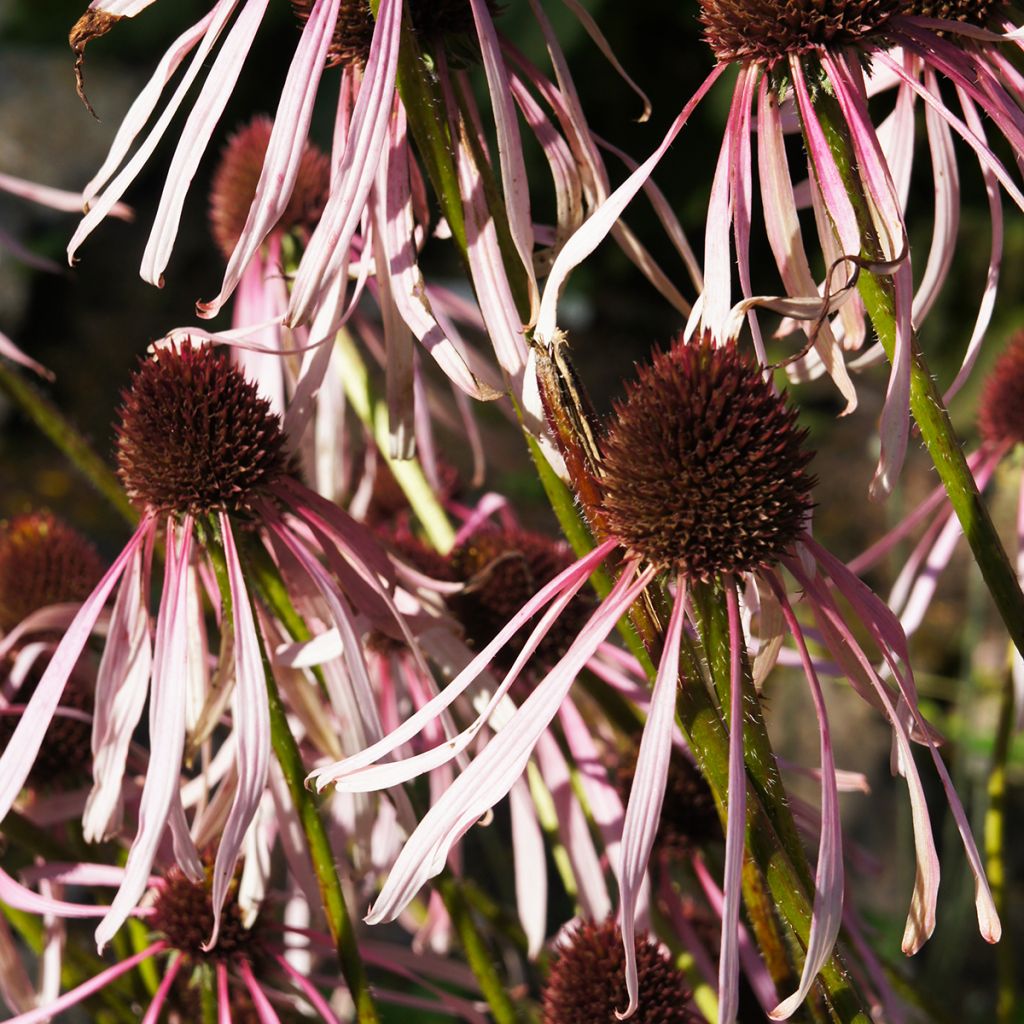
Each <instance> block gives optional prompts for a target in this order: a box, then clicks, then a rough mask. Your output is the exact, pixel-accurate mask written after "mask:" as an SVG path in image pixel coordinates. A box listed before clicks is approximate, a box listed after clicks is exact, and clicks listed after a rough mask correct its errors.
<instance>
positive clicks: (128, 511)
mask: <svg viewBox="0 0 1024 1024" xmlns="http://www.w3.org/2000/svg"><path fill="white" fill-rule="evenodd" d="M0 391H2V392H3V393H4V394H5V395H7V397H8V398H9V399H10V400H11V401H12V402H13V403H14V404H15V405H16V406H17V407H18V408H19V409H20V410H21V411H22V412H23V413H24V414H25V415H26V416H27V417H28V418H29V419H30V420H32V422H33V423H34V424H35V425H36V426H37V427H38V428H39V430H40V431H41V432H42V433H43V434H44V435H45V436H46V437H47V438H48V439H49V440H50V441H51V442H52V443H53V445H54V446H55V447H56V448H58V449H59V450H60V451H61V452H62V453H63V454H64V456H65V457H66V458H67V459H68V461H69V462H71V464H72V465H73V466H75V468H76V469H77V470H78V471H79V472H80V473H81V474H82V475H83V476H84V477H85V478H86V479H87V480H88V481H89V482H90V483H91V484H92V485H93V487H95V488H96V490H97V491H99V493H100V494H102V495H103V497H104V498H106V499H107V501H109V502H110V504H111V505H113V506H114V508H115V509H116V510H117V511H118V512H119V513H120V514H121V515H122V516H123V517H124V518H125V519H126V520H128V522H129V523H132V524H133V525H134V524H135V523H137V522H138V520H139V513H138V511H137V510H136V509H135V508H134V507H133V506H132V504H131V502H130V501H129V500H128V497H127V495H126V494H125V493H124V489H123V488H122V487H121V482H120V481H119V480H118V478H117V475H116V474H115V473H114V471H113V470H112V469H111V468H110V467H109V466H108V465H107V464H106V463H105V462H104V461H103V459H101V458H100V457H99V455H97V454H96V452H95V451H94V449H93V448H92V446H91V445H90V444H89V442H88V441H86V439H85V438H84V437H82V435H81V434H80V433H79V431H78V430H77V429H76V428H75V427H74V426H72V424H71V423H70V422H69V421H68V419H67V418H66V417H65V416H64V415H63V414H62V413H61V411H60V410H59V409H58V408H57V407H56V406H55V405H54V404H53V402H51V401H50V400H49V399H48V398H46V397H45V396H43V395H42V394H40V392H39V391H38V390H37V389H36V388H35V387H34V386H33V385H32V384H30V383H29V382H28V381H27V380H26V379H25V378H24V376H22V374H20V373H18V371H17V370H15V369H14V368H13V367H12V366H11V365H10V364H9V363H8V362H7V361H6V360H5V359H0Z"/></svg>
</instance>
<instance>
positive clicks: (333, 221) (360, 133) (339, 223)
mask: <svg viewBox="0 0 1024 1024" xmlns="http://www.w3.org/2000/svg"><path fill="white" fill-rule="evenodd" d="M401 24H402V0H381V2H380V7H379V8H378V11H377V17H376V21H375V22H374V30H373V42H372V43H371V45H370V54H369V57H368V59H367V62H366V68H365V71H364V74H363V79H362V82H361V87H360V89H359V96H358V98H357V99H356V103H355V108H354V110H353V112H352V120H351V124H350V125H349V131H348V135H347V138H346V143H345V149H344V152H343V153H342V155H341V159H340V161H339V162H338V164H337V165H336V169H337V176H336V178H335V179H334V181H332V187H331V196H330V199H329V200H328V202H327V206H326V208H325V209H324V212H323V216H322V217H321V219H320V223H319V224H318V225H317V227H316V230H315V231H314V232H313V235H312V237H311V238H310V240H309V244H308V245H307V246H306V251H305V253H303V256H302V262H301V263H300V264H299V269H298V272H297V273H296V275H295V283H294V286H293V288H292V299H291V305H290V307H289V313H288V323H289V325H290V326H295V325H297V324H302V323H305V322H306V321H307V320H309V319H310V318H311V317H312V316H313V314H314V312H315V309H316V307H317V306H318V305H320V302H321V298H322V294H323V292H324V291H325V290H326V288H327V287H328V285H329V284H330V282H331V281H332V280H334V279H335V278H336V277H337V276H338V274H339V273H340V271H341V268H342V266H343V265H344V263H345V262H346V261H347V259H348V249H349V244H350V242H351V241H352V236H353V234H354V233H355V230H356V227H357V225H358V224H359V220H360V217H361V216H362V214H363V210H364V206H365V203H366V198H367V196H368V195H369V193H370V189H371V187H372V186H373V179H374V174H375V172H376V160H377V156H378V155H379V153H380V152H381V150H382V149H383V147H384V140H385V138H386V134H387V129H388V123H389V121H390V119H391V107H392V101H393V99H394V94H395V73H396V68H397V65H398V44H399V36H400V29H401Z"/></svg>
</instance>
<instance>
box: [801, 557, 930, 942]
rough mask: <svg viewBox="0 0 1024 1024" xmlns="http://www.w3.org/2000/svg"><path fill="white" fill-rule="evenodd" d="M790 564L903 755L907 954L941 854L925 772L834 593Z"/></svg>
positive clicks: (838, 654)
mask: <svg viewBox="0 0 1024 1024" xmlns="http://www.w3.org/2000/svg"><path fill="white" fill-rule="evenodd" d="M787 567H788V568H789V570H790V572H792V573H793V575H794V577H795V578H796V580H797V582H798V583H800V585H801V586H802V587H803V588H804V591H805V593H806V594H807V596H808V597H809V598H810V599H811V607H812V609H813V611H814V615H815V618H816V619H818V621H819V624H820V625H822V626H823V627H824V626H825V624H826V623H827V624H828V626H829V627H831V628H823V629H822V638H823V639H824V640H825V643H826V645H827V646H828V647H829V649H830V650H831V651H832V655H833V657H835V658H836V660H837V661H840V662H842V661H843V660H844V658H845V656H846V654H847V653H849V654H852V656H853V657H854V659H855V660H856V662H857V664H858V665H859V667H860V671H861V672H862V673H863V676H864V678H865V679H867V680H868V681H869V682H870V684H871V686H872V687H873V688H874V693H875V697H876V700H877V701H878V703H879V705H880V706H881V708H882V709H883V711H884V713H885V716H886V717H887V718H888V719H889V722H890V724H891V725H892V728H893V735H894V737H895V740H896V748H897V751H898V754H899V767H900V771H901V774H902V775H903V776H904V778H905V779H906V782H907V790H908V792H909V795H910V806H911V817H912V819H913V826H914V851H915V859H916V863H917V875H916V878H915V880H914V894H913V897H912V899H911V904H910V913H909V915H908V917H907V924H906V928H905V930H904V933H903V952H904V953H907V954H908V955H912V954H913V953H916V952H917V951H918V950H919V949H920V948H921V946H922V945H924V943H925V942H926V941H927V940H928V938H929V937H930V936H931V934H932V932H933V931H934V930H935V903H936V898H937V894H938V887H939V857H938V854H937V853H936V850H935V839H934V837H933V836H932V828H931V820H930V818H929V815H928V804H927V802H926V800H925V796H924V789H923V787H922V785H921V777H920V775H919V774H918V771H917V766H916V764H915V763H914V755H913V752H912V751H911V748H910V738H909V736H908V735H907V731H906V728H905V726H904V724H903V720H902V718H901V716H900V715H899V714H898V713H897V711H896V708H895V707H894V705H893V700H892V696H891V695H890V693H889V690H888V689H887V687H886V686H885V685H884V684H883V683H882V681H881V679H879V678H878V674H877V673H876V672H875V670H874V666H873V665H872V664H871V662H870V660H869V659H868V657H867V656H866V655H865V654H864V652H863V651H862V650H861V647H860V644H859V643H858V642H857V640H856V638H855V637H854V636H853V634H852V632H851V631H850V629H849V628H848V627H847V625H846V622H845V620H844V619H843V616H842V614H841V613H840V611H839V609H838V608H836V606H835V603H834V601H833V600H832V597H831V595H830V594H829V593H828V592H827V591H826V590H825V588H824V587H822V586H821V585H820V583H819V582H818V581H817V580H816V579H814V578H812V577H811V576H809V575H808V574H807V573H805V572H804V570H803V567H802V565H800V564H799V563H797V562H796V560H789V561H787Z"/></svg>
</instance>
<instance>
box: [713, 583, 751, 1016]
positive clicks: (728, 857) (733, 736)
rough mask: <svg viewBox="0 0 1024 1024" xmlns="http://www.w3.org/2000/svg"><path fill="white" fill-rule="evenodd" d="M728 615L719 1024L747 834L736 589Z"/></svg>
mask: <svg viewBox="0 0 1024 1024" xmlns="http://www.w3.org/2000/svg"><path fill="white" fill-rule="evenodd" d="M725 593H726V602H727V607H728V615H729V666H730V679H729V784H728V785H729V791H728V814H727V820H726V827H725V873H724V881H723V883H722V893H723V896H724V899H723V902H722V948H721V952H720V954H719V960H718V1024H732V1022H733V1021H734V1020H735V1019H736V1010H737V1008H738V1006H739V980H740V961H739V950H738V944H737V929H738V928H739V923H740V901H741V898H742V884H743V851H744V849H745V847H746V832H747V773H746V769H745V767H744V761H743V659H742V654H741V647H740V645H741V644H742V642H743V629H742V627H741V625H740V614H739V602H738V600H737V598H736V590H735V584H732V583H727V585H726V590H725Z"/></svg>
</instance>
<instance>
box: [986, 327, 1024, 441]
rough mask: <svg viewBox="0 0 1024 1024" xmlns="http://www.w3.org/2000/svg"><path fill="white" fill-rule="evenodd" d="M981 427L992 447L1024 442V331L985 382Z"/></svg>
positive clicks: (1002, 356) (1013, 341)
mask: <svg viewBox="0 0 1024 1024" xmlns="http://www.w3.org/2000/svg"><path fill="white" fill-rule="evenodd" d="M978 427H979V428H980V430H981V436H982V437H983V438H984V439H985V440H986V441H987V442H988V443H989V444H993V445H1003V444H1021V443H1022V442H1024V331H1021V332H1020V333H1018V334H1016V335H1014V337H1013V339H1012V340H1011V341H1010V344H1009V346H1008V347H1007V349H1006V351H1005V352H1003V354H1002V355H1001V356H1000V357H999V358H998V359H997V360H996V364H995V366H993V367H992V371H991V373H989V375H988V378H987V379H986V381H985V390H984V392H983V393H982V398H981V412H980V413H979V414H978Z"/></svg>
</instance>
